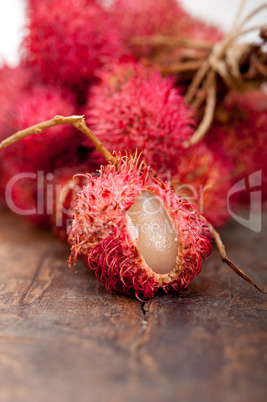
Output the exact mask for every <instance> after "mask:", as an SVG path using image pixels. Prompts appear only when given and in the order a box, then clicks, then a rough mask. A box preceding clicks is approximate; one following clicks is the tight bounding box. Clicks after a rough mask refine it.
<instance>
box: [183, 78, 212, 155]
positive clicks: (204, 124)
mask: <svg viewBox="0 0 267 402" xmlns="http://www.w3.org/2000/svg"><path fill="white" fill-rule="evenodd" d="M216 87H217V85H216V75H215V71H213V70H211V71H210V72H209V74H208V76H207V78H206V80H205V83H204V85H203V89H204V90H205V92H206V91H207V102H206V106H205V111H204V116H203V118H202V121H201V123H200V124H199V126H198V128H197V129H196V131H195V132H194V134H193V135H192V137H191V138H190V140H189V141H188V142H187V143H185V144H184V145H185V146H186V147H189V146H192V145H194V144H196V143H198V142H199V141H200V140H202V138H203V137H204V136H205V134H206V132H207V131H208V129H209V128H210V126H211V123H212V120H213V116H214V111H215V107H216ZM200 96H202V95H201V94H200Z"/></svg>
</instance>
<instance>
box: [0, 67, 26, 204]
mask: <svg viewBox="0 0 267 402" xmlns="http://www.w3.org/2000/svg"><path fill="white" fill-rule="evenodd" d="M32 79H34V77H33V74H32V73H31V72H30V71H29V70H28V69H26V68H24V67H22V66H18V67H10V66H8V65H7V64H4V65H2V66H1V68H0V105H1V107H0V141H2V140H3V139H5V138H6V137H7V136H8V135H9V134H11V133H12V128H10V121H11V120H12V118H13V114H14V105H15V104H16V102H18V100H19V99H20V97H21V94H22V93H23V92H24V91H26V90H28V89H29V87H30V86H31V84H32ZM3 164H4V152H3V151H1V152H0V198H2V199H4V194H5V185H6V181H5V177H4V166H3Z"/></svg>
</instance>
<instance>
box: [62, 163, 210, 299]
mask: <svg viewBox="0 0 267 402" xmlns="http://www.w3.org/2000/svg"><path fill="white" fill-rule="evenodd" d="M86 177H87V180H88V183H87V184H86V185H85V186H84V187H83V189H82V190H81V191H80V192H79V193H78V194H77V200H76V202H75V205H74V209H75V214H74V219H73V225H72V229H71V232H70V236H69V242H70V244H71V255H70V258H69V264H70V266H71V265H72V264H73V263H75V261H76V259H77V257H78V255H82V256H84V257H86V258H87V259H88V264H89V266H90V268H92V269H94V270H95V273H96V277H97V278H98V279H99V281H100V282H101V283H103V284H104V285H105V286H106V289H107V291H108V292H124V293H126V294H134V295H135V296H136V297H137V298H138V299H142V300H147V299H150V298H152V297H153V296H154V295H155V294H156V293H157V292H158V291H159V289H163V290H164V291H165V292H168V291H171V290H179V289H183V288H185V287H186V286H187V285H188V283H189V282H190V281H191V280H192V279H193V278H194V277H195V275H197V274H198V273H199V272H200V270H201V263H202V260H203V259H204V258H205V257H207V256H208V255H209V254H210V251H211V244H210V240H211V233H210V230H209V226H208V223H207V221H206V219H205V218H204V217H203V216H202V215H200V214H199V213H198V211H197V209H196V207H195V206H194V205H193V204H192V203H190V202H188V201H187V200H186V199H184V198H181V197H180V196H179V195H178V194H177V193H176V192H175V191H174V189H173V188H171V187H168V186H167V185H165V184H164V183H163V182H161V181H159V180H156V179H155V178H153V177H152V175H151V173H150V168H148V167H147V165H146V164H145V163H144V162H142V163H138V157H136V156H135V157H127V156H124V157H120V156H119V157H118V158H117V162H116V163H115V164H114V165H108V166H106V168H105V167H103V166H102V167H101V170H100V176H99V177H92V176H90V175H87V176H86Z"/></svg>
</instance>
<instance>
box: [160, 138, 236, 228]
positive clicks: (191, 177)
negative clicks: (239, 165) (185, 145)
mask: <svg viewBox="0 0 267 402" xmlns="http://www.w3.org/2000/svg"><path fill="white" fill-rule="evenodd" d="M234 170H235V169H234V165H233V163H232V161H230V160H229V159H228V158H227V157H226V156H225V155H223V154H222V153H221V152H219V151H214V150H212V149H211V148H209V147H208V146H207V145H206V144H205V143H203V142H202V143H199V144H197V145H195V146H193V147H191V148H189V149H188V150H187V151H186V152H185V154H184V156H183V158H181V161H180V162H179V165H177V172H176V174H173V175H172V176H171V177H169V180H170V181H171V183H172V184H173V186H174V188H175V189H176V191H177V192H178V194H179V195H180V196H182V197H185V198H187V199H188V200H190V201H191V202H192V203H194V204H195V205H196V207H197V209H198V210H199V211H200V212H201V213H202V214H204V216H205V217H206V218H207V219H208V221H209V222H210V223H211V224H212V225H213V226H215V227H218V226H221V225H224V224H225V223H226V222H227V221H228V220H229V218H230V215H229V211H228V208H227V194H228V191H229V189H230V188H231V186H232V184H233V179H234ZM161 175H162V174H161ZM163 175H165V177H166V176H167V175H166V172H165V173H163Z"/></svg>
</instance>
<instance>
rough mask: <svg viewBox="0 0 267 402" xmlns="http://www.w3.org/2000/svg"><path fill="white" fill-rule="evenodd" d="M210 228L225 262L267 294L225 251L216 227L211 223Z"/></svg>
mask: <svg viewBox="0 0 267 402" xmlns="http://www.w3.org/2000/svg"><path fill="white" fill-rule="evenodd" d="M209 226H210V230H211V232H212V234H213V236H214V240H215V243H216V246H217V248H218V251H219V253H220V257H221V259H222V261H223V262H225V263H226V264H227V265H228V266H229V267H230V268H231V269H232V270H233V271H234V272H235V273H236V274H237V275H239V276H241V278H243V279H244V280H245V281H246V282H248V283H249V284H250V285H252V286H254V287H255V288H256V289H257V290H258V291H259V292H261V293H263V294H267V292H265V291H264V290H262V289H261V288H260V287H259V286H258V285H257V284H256V282H254V281H253V280H252V279H251V278H250V277H249V276H247V275H246V274H245V272H243V271H242V270H241V269H239V268H237V266H236V265H235V264H234V263H233V262H232V261H231V260H230V259H229V258H228V257H227V255H226V251H225V245H224V244H223V242H222V239H221V236H220V235H219V233H218V232H217V231H216V230H215V229H214V227H213V226H212V225H211V224H210V225H209Z"/></svg>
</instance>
